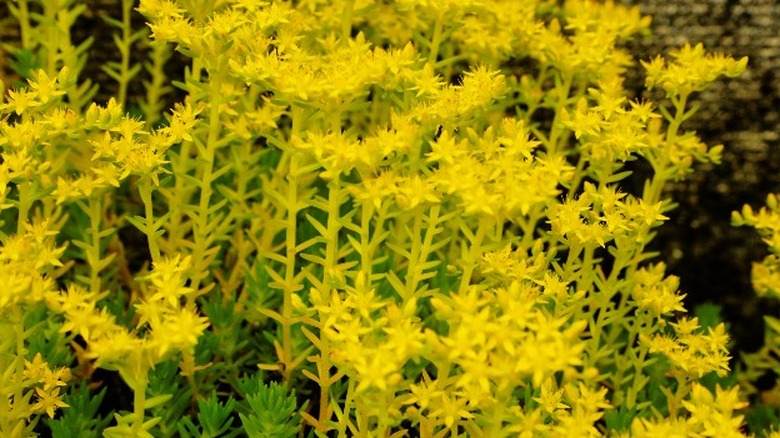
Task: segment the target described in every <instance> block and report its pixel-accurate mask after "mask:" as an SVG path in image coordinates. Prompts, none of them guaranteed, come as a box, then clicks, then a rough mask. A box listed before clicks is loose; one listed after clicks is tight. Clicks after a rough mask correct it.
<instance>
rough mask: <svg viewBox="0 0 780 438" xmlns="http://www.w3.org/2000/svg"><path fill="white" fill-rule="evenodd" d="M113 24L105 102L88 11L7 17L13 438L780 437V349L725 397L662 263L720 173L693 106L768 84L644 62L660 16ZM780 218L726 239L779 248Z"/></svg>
mask: <svg viewBox="0 0 780 438" xmlns="http://www.w3.org/2000/svg"><path fill="white" fill-rule="evenodd" d="M117 3H118V4H119V5H120V6H121V7H120V8H119V9H118V10H119V11H120V14H119V15H117V16H106V17H104V19H105V20H106V21H107V22H108V23H109V24H110V25H111V26H113V27H114V28H115V33H114V39H113V42H114V44H115V47H116V52H117V55H118V60H117V61H112V62H109V63H107V64H105V65H103V66H102V68H103V71H104V73H105V75H107V76H106V77H107V78H109V79H108V80H109V81H110V82H112V83H115V85H116V89H117V92H116V95H115V96H113V97H112V98H111V99H109V100H107V101H99V100H98V99H97V98H96V96H97V86H98V85H97V84H96V82H95V81H93V80H91V79H90V78H87V77H86V75H85V74H84V72H85V68H86V66H87V65H88V63H89V62H90V60H89V58H88V56H87V54H88V52H89V47H90V45H91V44H92V43H93V41H92V40H90V39H87V40H84V41H75V42H74V41H72V39H71V30H72V29H73V28H74V26H76V25H77V23H78V20H79V17H80V16H82V15H84V14H87V13H88V12H89V10H88V8H87V6H86V4H83V3H79V2H75V1H72V0H35V1H33V0H16V1H14V2H13V3H10V4H9V11H10V12H11V14H10V16H9V18H8V19H7V20H5V21H3V25H5V26H15V27H18V29H19V38H18V39H16V40H9V41H6V42H5V44H4V45H3V53H4V58H5V60H6V64H8V66H9V68H10V70H12V71H13V73H14V76H13V77H11V76H7V77H4V79H5V85H4V89H3V90H0V91H2V92H3V93H2V94H3V100H2V101H1V102H0V114H2V118H1V119H0V148H2V162H1V163H0V221H1V222H0V240H1V241H2V246H1V247H0V285H2V288H0V317H1V318H0V334H2V335H1V336H0V392H2V393H1V394H0V436H4V437H5V436H8V437H26V436H35V435H36V434H39V435H41V436H54V437H90V436H106V437H173V436H181V437H233V436H250V437H294V436H311V437H314V436H322V437H326V436H327V437H329V436H338V437H342V436H343V437H346V436H358V437H401V436H419V437H445V436H452V437H455V436H470V437H483V436H484V437H510V436H521V437H532V436H533V437H536V436H577V437H585V436H638V437H642V436H647V437H657V436H695V437H700V436H701V437H704V436H713V437H729V436H743V435H745V434H748V433H756V434H764V433H771V428H772V426H776V425H777V423H778V421H777V415H776V412H777V411H776V409H775V408H773V407H772V405H771V404H769V403H763V404H760V406H762V411H761V415H748V413H749V412H750V411H749V410H750V404H749V403H748V402H749V400H751V399H750V397H751V396H752V395H751V394H753V393H754V392H755V388H754V387H753V386H752V385H753V384H754V382H755V379H757V378H758V376H759V375H760V374H761V373H762V372H764V371H766V370H777V369H778V368H780V366H779V364H778V363H777V360H776V357H777V355H776V351H777V348H778V344H777V342H779V341H777V336H776V333H777V332H780V328H778V327H780V325H779V324H778V323H777V321H776V320H772V319H769V320H768V321H770V323H771V324H770V328H771V329H773V330H774V331H773V332H770V333H769V334H768V335H767V339H768V341H767V347H766V350H765V351H764V352H762V353H759V354H757V355H756V356H755V357H753V358H748V360H747V362H746V363H747V365H746V366H745V367H741V368H740V370H741V371H740V372H736V371H735V370H732V368H737V367H734V366H732V364H733V363H734V362H733V361H732V360H731V359H732V358H731V357H730V354H729V350H728V342H729V338H728V333H727V330H726V327H725V325H724V324H723V323H722V322H720V321H718V318H717V315H716V314H715V313H716V312H700V315H699V316H694V315H691V314H689V313H688V312H687V311H686V309H685V307H684V306H683V297H684V294H683V293H682V292H680V291H679V290H678V280H677V279H676V278H675V277H673V276H669V275H666V273H665V267H664V264H663V262H662V260H663V259H662V258H661V257H658V255H657V254H653V253H651V252H649V251H648V250H647V245H648V243H649V242H650V241H651V240H652V238H653V236H654V230H655V228H656V227H658V226H660V225H661V224H662V223H663V221H664V220H666V216H665V215H666V214H667V213H668V212H669V211H670V209H672V208H673V207H674V204H673V201H672V200H671V199H668V198H667V197H666V196H665V194H664V186H665V185H666V183H667V182H670V181H676V180H681V179H684V178H685V177H686V176H687V175H689V174H690V173H691V172H693V171H694V170H695V167H696V163H700V162H711V163H717V162H718V160H719V157H720V153H721V151H722V148H723V146H720V145H716V146H708V145H705V144H703V143H702V142H701V141H700V139H699V138H698V137H697V135H696V133H695V132H691V131H689V130H686V129H685V121H686V120H687V119H689V118H690V117H692V116H693V115H694V114H695V113H696V111H697V107H696V106H691V105H689V104H688V102H689V99H690V98H691V97H692V96H693V95H694V94H695V93H697V92H700V91H702V90H704V89H706V88H707V86H708V85H709V84H711V83H712V82H713V81H715V80H721V79H719V78H721V77H724V76H725V77H736V76H738V75H740V74H741V73H742V72H743V71H744V70H745V68H746V66H747V59H744V58H743V59H739V60H736V59H733V58H731V57H729V56H726V55H723V54H718V53H709V52H707V51H705V49H704V48H703V47H702V46H701V45H700V44H686V45H684V46H682V47H679V48H678V49H676V50H673V51H671V52H670V53H669V54H667V55H658V56H657V57H654V58H652V59H645V60H636V59H634V57H633V56H632V55H631V53H630V52H628V51H627V49H625V48H624V43H625V42H626V41H628V40H630V39H631V38H632V37H635V36H637V35H640V34H646V33H647V32H648V29H649V25H650V18H649V17H643V16H641V15H640V14H639V12H638V10H637V9H636V8H627V7H624V6H620V5H616V4H614V3H612V2H603V3H602V2H593V1H581V0H573V1H565V2H557V1H531V0H529V1H514V0H480V1H477V0H474V1H469V0H460V1H436V2H433V1H425V0H395V1H390V0H387V1H378V0H377V1H373V0H334V1H317V0H309V1H304V0H302V1H295V2H289V1H256V0H221V1H218V0H178V1H173V0H142V1H140V2H138V3H136V2H134V1H132V0H118V2H117ZM134 13H140V14H142V15H143V17H144V19H145V21H146V24H147V26H146V27H138V26H134V21H133V20H132V19H131V18H132V16H133V14H134ZM139 52H141V53H142V54H143V58H144V60H143V61H140V62H139V61H138V60H137V59H138V57H137V56H136V55H135V54H136V53H139ZM175 57H179V58H178V59H174V58H175ZM182 59H183V61H182ZM177 65H179V66H182V71H181V72H180V77H179V76H176V77H173V76H169V75H170V73H169V72H168V71H169V70H170V67H171V66H173V67H176V66H177ZM629 69H642V70H643V71H644V74H645V75H646V89H647V96H646V97H643V96H633V95H630V93H629V92H628V91H627V90H626V88H625V86H624V78H625V75H626V73H627V71H629ZM137 81H143V84H144V87H143V93H131V92H129V91H128V90H130V89H131V85H132V84H133V83H135V82H137ZM637 166H643V167H644V168H646V169H647V171H646V172H636V173H633V172H632V170H635V169H636V168H637ZM629 181H630V182H631V184H628V182H629ZM630 187H641V189H639V190H630ZM778 217H780V216H778V213H777V201H776V199H775V198H774V197H770V198H769V204H768V207H767V208H765V209H764V210H761V211H760V212H758V213H755V212H753V210H752V209H750V208H749V207H746V209H745V210H744V211H743V212H741V213H735V216H734V222H735V224H736V225H743V224H744V225H752V226H755V227H756V228H757V229H758V230H759V231H761V232H766V234H767V235H768V237H767V242H768V243H769V244H770V247H771V249H772V250H773V251H774V252H775V253H776V252H777V251H778V244H777V238H776V237H775V233H776V231H777V230H778V229H780V226H777V225H776V223H780V219H778ZM777 266H778V264H777V260H776V255H773V256H770V257H769V258H768V259H767V261H766V262H765V263H764V264H761V265H756V268H755V271H756V286H757V291H758V292H759V293H776V291H777V290H778V287H779V286H778V284H780V280H778V279H777V275H778V274H777V269H778V267H777ZM746 416H747V417H746ZM746 418H748V419H749V420H750V422H749V424H748V422H746ZM775 435H776V434H775Z"/></svg>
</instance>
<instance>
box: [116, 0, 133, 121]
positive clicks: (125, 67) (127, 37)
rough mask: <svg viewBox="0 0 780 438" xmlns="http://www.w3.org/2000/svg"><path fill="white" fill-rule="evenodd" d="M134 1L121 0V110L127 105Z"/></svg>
mask: <svg viewBox="0 0 780 438" xmlns="http://www.w3.org/2000/svg"><path fill="white" fill-rule="evenodd" d="M133 3H134V0H122V41H121V45H120V46H119V53H120V54H121V55H122V59H121V60H120V63H119V66H120V67H119V78H120V80H119V91H118V93H119V104H120V105H121V106H122V108H124V107H125V104H126V103H127V102H126V101H127V86H128V85H129V83H130V79H131V78H130V49H131V45H132V31H133V29H132V26H131V24H130V14H131V12H132V10H133Z"/></svg>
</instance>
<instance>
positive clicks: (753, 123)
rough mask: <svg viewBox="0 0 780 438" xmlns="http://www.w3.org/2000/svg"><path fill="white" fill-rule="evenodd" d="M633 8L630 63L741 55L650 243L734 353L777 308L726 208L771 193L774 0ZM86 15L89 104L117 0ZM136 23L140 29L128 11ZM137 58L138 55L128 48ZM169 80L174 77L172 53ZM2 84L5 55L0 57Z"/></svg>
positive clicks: (633, 83)
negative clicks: (699, 46)
mask: <svg viewBox="0 0 780 438" xmlns="http://www.w3.org/2000/svg"><path fill="white" fill-rule="evenodd" d="M622 2H623V3H625V4H632V5H634V4H635V5H638V6H639V8H640V9H641V11H642V12H643V14H645V15H651V16H652V17H653V24H652V31H653V35H652V36H649V37H643V38H640V39H637V40H635V41H633V42H631V43H630V46H631V50H632V52H633V53H634V54H635V55H636V57H637V59H649V58H651V57H654V56H656V55H658V54H664V53H667V52H668V50H669V49H672V48H676V47H679V46H681V45H682V44H684V43H685V42H686V41H690V42H691V43H694V44H695V43H697V42H702V43H704V46H705V47H706V48H707V49H708V50H711V51H723V52H726V53H729V54H731V55H733V56H734V57H736V58H739V57H742V56H748V57H749V58H750V62H749V65H748V70H747V72H745V74H744V75H743V76H742V77H740V78H737V79H723V80H720V81H718V82H717V83H716V84H714V85H713V86H712V87H711V88H710V89H709V90H707V91H706V92H704V93H701V94H700V95H699V96H697V98H696V99H695V101H698V102H699V103H701V105H702V108H701V110H700V111H699V113H698V114H697V115H696V116H695V117H694V118H693V119H692V120H690V121H689V122H688V123H687V125H686V127H687V129H693V130H696V131H697V132H698V133H699V135H700V136H701V137H702V139H703V140H704V141H705V142H706V143H708V144H710V145H714V144H718V143H723V144H725V146H726V149H725V152H724V159H723V163H722V164H721V165H719V166H699V170H700V171H698V172H696V173H694V174H693V176H692V177H691V178H690V179H689V180H687V181H685V182H683V183H678V184H675V185H673V186H672V187H670V189H669V191H670V193H669V194H670V195H671V196H672V197H673V198H674V199H675V200H676V201H677V202H678V203H679V207H678V208H677V209H676V210H674V211H673V212H672V213H671V214H669V216H670V221H669V222H667V223H666V225H665V226H663V227H661V228H660V230H659V234H658V237H657V238H656V241H655V242H654V243H653V245H652V247H653V248H652V249H654V250H657V251H659V252H660V253H661V255H660V257H659V259H660V260H663V261H664V262H666V263H667V265H668V268H669V269H668V272H669V273H671V274H675V275H678V276H679V277H681V290H682V292H683V293H686V294H687V298H686V302H687V303H686V304H687V306H686V307H687V308H689V309H693V308H694V307H695V306H696V305H698V304H700V303H704V302H714V303H718V304H720V305H722V306H723V316H724V317H725V318H726V320H727V321H728V322H729V324H730V329H731V332H732V334H733V337H734V341H735V348H734V351H733V352H734V354H735V356H736V355H738V353H739V352H740V351H751V350H755V349H757V348H758V347H759V346H760V345H761V342H762V339H763V322H762V315H764V314H772V315H776V316H777V315H778V314H780V312H779V310H780V305H778V303H777V302H776V301H775V300H773V299H758V298H757V297H756V296H755V294H754V292H753V290H752V288H751V286H750V266H751V263H752V262H754V261H758V260H760V259H762V258H763V257H764V256H765V255H766V253H767V251H766V246H765V245H764V244H763V243H762V242H761V240H760V238H759V237H758V236H757V235H756V234H755V232H754V231H753V230H752V229H750V228H734V227H732V226H731V225H730V214H731V211H733V210H738V209H740V208H741V207H742V205H743V204H745V203H749V204H751V205H753V206H754V207H758V206H760V205H762V203H763V201H764V199H765V197H766V194H768V193H770V192H774V191H778V192H780V148H778V146H780V145H779V144H778V143H780V90H779V88H780V87H779V86H780V83H779V82H780V81H778V78H777V76H778V75H780V3H779V2H780V0H698V1H697V0H643V1H631V0H622ZM86 3H88V4H89V5H90V6H89V7H88V11H87V12H86V13H85V14H84V16H82V17H81V18H80V19H79V21H78V22H77V25H76V28H75V30H74V34H73V41H74V42H75V43H77V44H78V43H79V42H81V41H83V40H84V39H85V38H86V37H87V36H89V35H95V37H96V41H95V44H94V45H93V46H92V48H91V49H90V50H89V56H90V62H89V63H88V69H87V70H85V72H84V76H85V77H89V78H90V79H91V80H92V81H93V82H94V83H99V84H101V91H100V93H99V94H98V97H97V99H96V100H98V101H105V100H106V99H107V98H108V96H111V95H113V92H114V89H115V87H114V84H113V83H112V81H111V80H110V79H109V78H108V76H107V75H106V74H105V73H103V72H102V71H101V70H100V68H99V66H100V65H102V64H104V63H105V62H106V61H108V60H114V59H115V57H116V56H118V53H117V51H116V49H115V48H114V46H113V42H112V41H111V38H110V37H106V35H110V33H111V29H110V28H108V26H107V25H106V24H105V23H104V22H103V20H102V19H101V16H107V15H110V16H113V17H119V16H121V9H120V8H119V1H118V0H87V1H86ZM0 23H1V24H2V26H1V27H0V38H2V41H3V42H8V41H16V40H17V38H18V37H17V35H16V34H17V32H18V30H17V29H16V27H15V24H14V22H13V20H12V18H11V17H10V16H9V14H8V11H7V3H6V2H4V1H3V2H0ZM134 25H135V26H136V28H139V27H140V26H144V21H143V19H142V17H140V16H138V15H137V14H136V17H135V19H134ZM136 55H138V56H139V59H142V56H143V52H142V51H140V50H139V52H138V53H137V54H136ZM2 58H3V56H2V55H1V54H0V60H2ZM170 64H172V65H171V68H172V71H171V76H172V77H177V76H180V75H181V69H180V68H178V67H177V66H176V62H175V59H174V61H173V62H172V63H170ZM0 70H4V71H5V75H4V79H6V83H7V84H8V79H9V76H7V74H8V72H9V69H8V66H7V61H5V62H0ZM639 73H641V72H637V73H636V74H635V75H634V76H633V77H629V79H628V84H627V85H628V87H629V88H630V89H632V90H635V94H636V95H641V94H642V91H641V90H642V83H643V81H644V77H643V76H642V75H641V74H639ZM143 92H144V89H143V84H142V81H141V79H140V78H139V80H136V81H134V83H133V84H132V85H131V87H130V90H129V92H128V95H129V96H131V102H130V104H131V105H132V96H133V95H142V94H143Z"/></svg>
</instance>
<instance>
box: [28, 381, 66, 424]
mask: <svg viewBox="0 0 780 438" xmlns="http://www.w3.org/2000/svg"><path fill="white" fill-rule="evenodd" d="M35 394H36V396H37V400H36V401H35V404H34V405H33V406H32V409H33V410H34V411H36V412H46V414H47V415H48V416H49V418H54V411H55V410H56V409H57V408H67V407H69V406H70V405H68V404H67V403H65V402H64V401H62V399H61V398H60V397H61V396H60V388H54V389H52V390H49V391H47V390H44V389H42V388H35Z"/></svg>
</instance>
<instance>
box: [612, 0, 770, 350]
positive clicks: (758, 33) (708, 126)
mask: <svg viewBox="0 0 780 438" xmlns="http://www.w3.org/2000/svg"><path fill="white" fill-rule="evenodd" d="M623 3H625V4H630V5H636V6H638V7H639V8H640V10H641V11H642V13H643V14H645V15H651V16H652V17H653V23H652V26H651V27H652V31H653V35H651V36H649V37H645V38H640V39H638V40H636V41H633V42H632V43H631V46H632V49H633V50H632V51H633V53H635V54H636V55H637V56H638V57H639V58H640V59H648V58H650V57H654V56H656V55H657V54H663V53H666V52H668V51H669V50H670V49H673V48H676V47H679V46H681V45H683V44H684V43H685V42H686V41H690V42H691V43H692V44H695V43H698V42H701V43H703V44H704V47H705V48H706V49H707V50H709V51H722V52H724V53H727V54H731V55H732V56H734V57H735V58H741V57H742V56H748V57H749V58H750V61H749V63H748V69H747V71H746V72H745V74H743V75H742V76H741V77H740V78H737V79H721V80H719V81H718V82H717V83H716V84H714V85H713V86H712V87H711V88H710V89H709V90H707V91H705V92H703V93H701V94H700V95H699V96H697V97H696V98H695V99H694V102H693V103H698V104H700V105H701V109H700V110H699V112H698V114H697V115H696V116H695V117H694V118H693V119H691V120H690V121H688V122H687V125H684V126H686V127H687V129H692V130H695V131H697V132H698V133H699V135H700V137H701V138H702V140H703V141H704V142H705V143H707V144H708V145H715V144H723V145H724V146H725V150H724V154H723V162H722V164H721V165H718V166H699V169H700V170H701V171H699V172H696V173H694V174H693V175H692V177H691V178H690V179H689V180H687V181H685V182H682V183H678V184H674V185H673V186H671V187H670V188H669V190H670V195H671V196H672V197H673V198H674V200H675V201H677V202H678V203H679V206H678V207H677V209H675V210H674V211H673V212H672V213H671V214H669V216H670V221H669V222H667V224H666V225H665V226H663V227H661V229H660V230H659V234H658V237H657V238H656V241H655V242H654V244H653V245H652V246H653V249H654V250H656V251H660V252H661V255H660V258H661V259H662V260H664V261H665V262H666V263H667V265H668V268H669V269H668V272H669V273H671V274H675V275H678V276H679V277H680V280H681V281H680V288H681V290H682V292H684V293H687V294H688V296H687V297H686V304H687V306H686V307H687V308H688V309H693V308H694V307H695V306H696V305H698V304H701V303H705V302H712V303H716V304H719V305H721V306H722V315H723V317H724V318H725V319H726V321H727V322H728V323H729V324H730V329H731V333H732V336H733V337H734V342H735V348H734V349H733V351H732V354H734V356H737V355H738V354H739V352H743V351H754V350H756V349H758V348H759V347H760V346H761V344H762V342H763V332H764V330H763V320H762V316H763V315H765V314H770V315H774V316H780V304H779V303H778V301H776V300H773V299H759V298H758V297H756V295H755V293H754V292H753V289H752V287H751V284H750V269H751V264H752V263H753V262H755V261H759V260H761V259H763V258H764V256H765V255H766V254H767V249H766V245H764V244H763V242H761V239H760V238H759V237H758V236H757V235H756V233H755V231H754V230H753V229H752V228H734V227H732V226H731V225H730V215H731V211H733V210H739V209H741V208H742V205H743V204H745V203H748V204H750V205H751V206H753V207H754V208H757V207H760V206H761V205H763V203H764V201H765V199H766V195H767V194H768V193H771V192H780V77H779V76H780V1H778V0H663V1H661V0H643V1H623ZM643 80H644V79H643V78H641V77H640V78H636V77H634V78H631V79H630V82H633V83H631V84H629V86H630V87H632V88H633V89H636V90H641V85H642V81H643Z"/></svg>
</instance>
